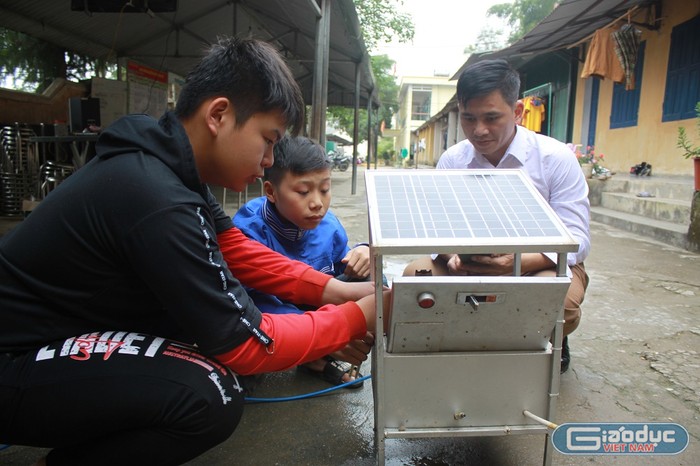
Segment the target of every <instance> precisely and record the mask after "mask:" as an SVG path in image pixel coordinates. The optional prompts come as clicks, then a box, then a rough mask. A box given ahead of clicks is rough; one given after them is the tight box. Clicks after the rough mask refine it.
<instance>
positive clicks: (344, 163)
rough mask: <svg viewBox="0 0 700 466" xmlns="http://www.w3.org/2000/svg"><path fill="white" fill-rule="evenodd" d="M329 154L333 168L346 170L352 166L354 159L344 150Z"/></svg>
mask: <svg viewBox="0 0 700 466" xmlns="http://www.w3.org/2000/svg"><path fill="white" fill-rule="evenodd" d="M328 155H329V157H330V159H331V170H340V171H341V172H344V171H346V170H347V169H348V168H350V163H351V162H352V159H351V158H350V157H348V156H347V155H345V154H344V153H343V152H336V151H331V152H330V153H329V154H328Z"/></svg>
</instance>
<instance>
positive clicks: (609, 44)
mask: <svg viewBox="0 0 700 466" xmlns="http://www.w3.org/2000/svg"><path fill="white" fill-rule="evenodd" d="M615 31H616V29H615V28H614V27H608V28H602V29H598V30H597V31H596V32H595V34H593V39H591V45H590V46H589V47H588V55H586V62H585V63H584V64H583V71H582V72H581V77H582V78H588V77H589V76H598V77H601V78H609V79H612V80H613V81H615V82H616V83H622V82H625V72H624V70H623V69H622V65H621V64H620V59H619V58H617V54H616V53H615V46H614V43H613V39H612V36H611V35H612V33H613V32H615Z"/></svg>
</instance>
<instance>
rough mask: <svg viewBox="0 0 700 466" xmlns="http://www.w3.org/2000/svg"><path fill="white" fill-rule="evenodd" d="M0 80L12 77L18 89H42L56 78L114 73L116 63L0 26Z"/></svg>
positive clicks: (80, 77) (77, 78)
mask: <svg viewBox="0 0 700 466" xmlns="http://www.w3.org/2000/svg"><path fill="white" fill-rule="evenodd" d="M0 44H2V47H0V81H2V80H5V78H6V77H8V76H12V77H13V81H14V82H15V83H17V85H18V86H19V88H20V90H23V91H30V92H32V91H33V92H42V91H43V90H44V89H45V88H46V87H47V86H48V85H49V84H51V83H52V82H53V80H54V79H56V78H64V79H71V80H74V81H79V80H81V79H85V78H89V77H92V76H99V77H107V76H110V75H112V74H113V73H115V72H116V62H114V61H109V62H108V61H106V60H105V59H95V58H92V57H87V56H85V55H81V54H79V53H75V52H71V51H67V50H65V49H63V48H61V47H59V46H57V45H53V44H50V43H48V42H45V41H43V40H41V39H37V38H35V37H32V36H28V35H26V34H23V33H21V32H17V31H13V30H11V29H4V28H0Z"/></svg>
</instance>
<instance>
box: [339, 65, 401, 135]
mask: <svg viewBox="0 0 700 466" xmlns="http://www.w3.org/2000/svg"><path fill="white" fill-rule="evenodd" d="M370 60H371V61H372V73H373V74H374V80H375V85H376V86H377V91H378V92H379V101H380V102H381V106H380V108H379V110H378V111H377V113H376V115H372V119H373V120H375V121H374V123H375V124H379V123H380V122H381V121H384V125H385V127H386V128H391V117H392V115H393V114H394V113H395V112H396V111H397V110H398V101H397V99H398V92H399V86H398V84H396V80H395V79H394V76H393V75H392V70H393V67H394V61H393V60H391V59H390V58H389V57H388V56H386V55H375V56H373V57H370ZM327 117H328V121H329V123H331V124H332V125H333V126H335V127H337V128H340V129H342V130H343V131H345V132H346V133H348V134H349V135H352V133H353V125H354V121H355V120H354V118H355V117H354V109H353V108H351V107H335V106H333V107H328V112H327ZM358 131H359V135H360V139H364V138H365V137H366V136H367V109H366V108H360V111H359V130H358Z"/></svg>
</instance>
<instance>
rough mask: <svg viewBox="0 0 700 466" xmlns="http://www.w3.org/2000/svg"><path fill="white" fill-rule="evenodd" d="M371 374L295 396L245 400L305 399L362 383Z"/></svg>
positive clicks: (248, 398) (259, 401)
mask: <svg viewBox="0 0 700 466" xmlns="http://www.w3.org/2000/svg"><path fill="white" fill-rule="evenodd" d="M371 377H372V376H371V375H365V376H364V377H360V378H359V379H356V380H353V381H351V382H345V383H341V384H340V385H336V386H334V387H330V388H326V389H323V390H319V391H317V392H311V393H305V394H303V395H294V396H283V397H279V398H254V397H246V398H245V401H246V403H278V402H281V401H295V400H303V399H305V398H313V397H315V396H319V395H323V394H325V393H329V392H332V391H334V390H340V389H341V388H345V387H347V386H348V385H354V384H356V383H360V382H362V381H365V380H367V379H369V378H371Z"/></svg>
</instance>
